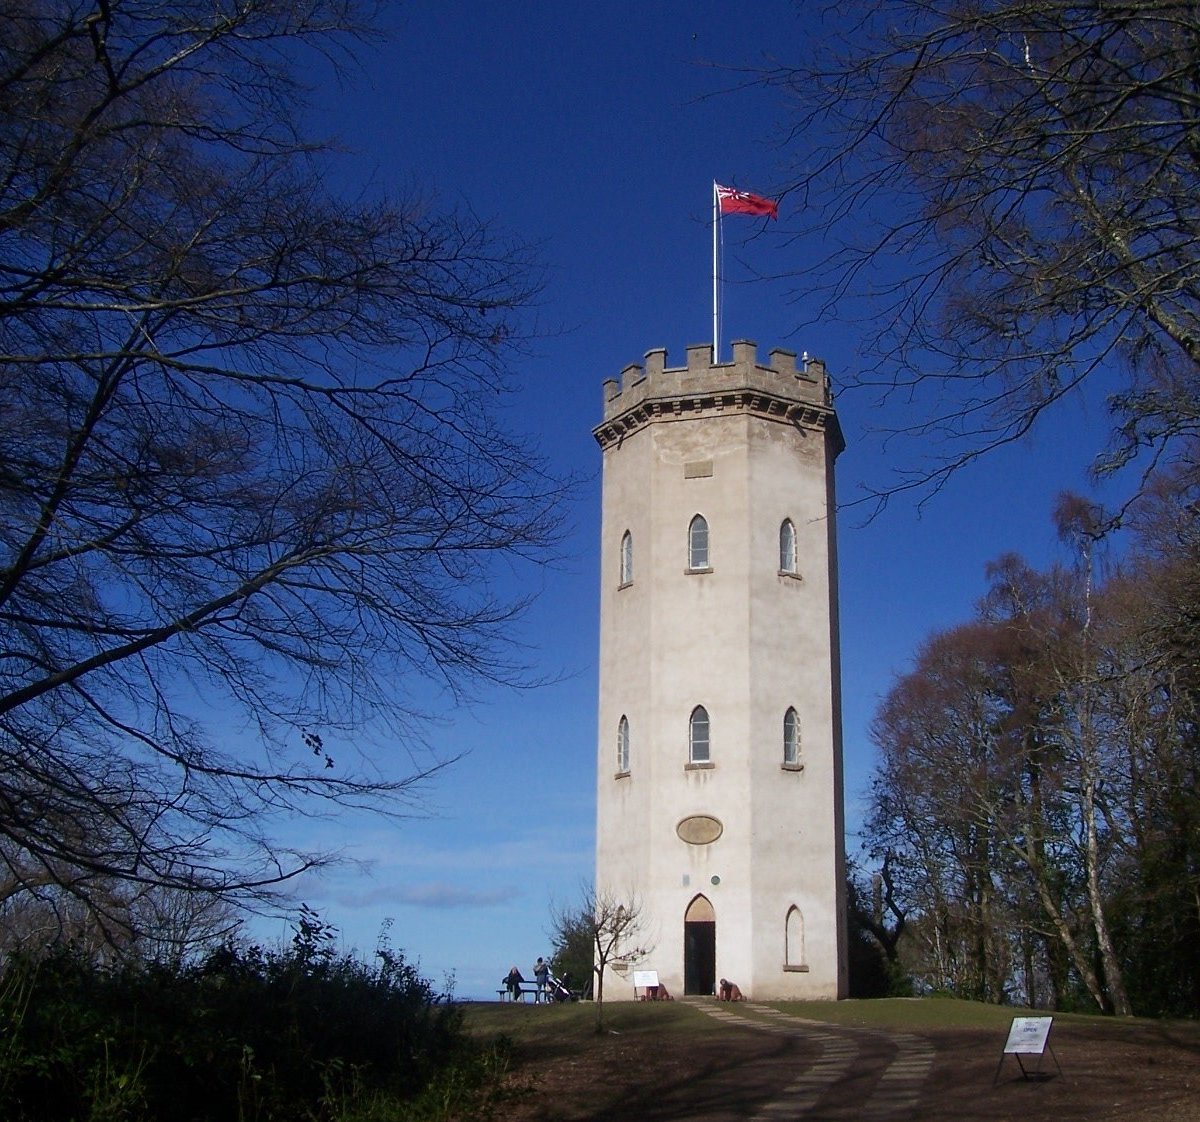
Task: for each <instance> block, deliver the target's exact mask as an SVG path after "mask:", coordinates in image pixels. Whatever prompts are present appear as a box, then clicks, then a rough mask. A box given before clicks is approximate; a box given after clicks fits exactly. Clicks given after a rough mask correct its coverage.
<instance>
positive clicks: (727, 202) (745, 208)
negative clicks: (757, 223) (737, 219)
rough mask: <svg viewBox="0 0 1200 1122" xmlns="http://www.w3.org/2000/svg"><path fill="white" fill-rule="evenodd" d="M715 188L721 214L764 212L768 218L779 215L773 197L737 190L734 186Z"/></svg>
mask: <svg viewBox="0 0 1200 1122" xmlns="http://www.w3.org/2000/svg"><path fill="white" fill-rule="evenodd" d="M716 188H717V202H718V204H719V205H720V207H721V213H722V214H765V215H766V216H767V217H768V218H778V217H779V204H778V203H777V202H776V201H775V200H774V199H764V198H763V197H762V195H752V194H750V192H749V191H739V190H738V189H737V188H736V187H722V186H721V185H720V184H719V183H718V184H716Z"/></svg>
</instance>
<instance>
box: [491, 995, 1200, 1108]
mask: <svg viewBox="0 0 1200 1122" xmlns="http://www.w3.org/2000/svg"><path fill="white" fill-rule="evenodd" d="M689 1004H692V1002H690V1001H689ZM695 1008H696V1009H698V1010H699V1011H701V1012H702V1013H704V1014H706V1015H707V1016H709V1017H712V1018H716V1019H718V1020H719V1021H720V1023H721V1025H722V1026H723V1028H725V1029H727V1030H728V1031H715V1032H710V1033H707V1034H704V1035H692V1036H690V1037H683V1038H680V1039H675V1038H673V1037H670V1036H664V1037H663V1038H661V1039H658V1040H655V1039H653V1038H651V1039H647V1038H646V1037H638V1038H632V1039H631V1038H628V1037H620V1036H615V1037H610V1038H609V1039H607V1040H601V1041H598V1042H596V1043H595V1044H594V1045H593V1046H592V1047H589V1048H588V1049H586V1050H583V1051H580V1050H578V1049H574V1050H564V1051H563V1053H562V1054H558V1053H556V1052H554V1051H553V1050H552V1049H548V1050H546V1051H544V1053H543V1054H542V1055H541V1056H540V1057H539V1059H538V1060H537V1061H536V1063H535V1064H534V1065H533V1067H534V1068H535V1069H536V1072H537V1074H536V1076H535V1077H534V1083H533V1088H532V1090H531V1091H530V1093H529V1094H528V1095H527V1096H526V1097H524V1098H523V1099H518V1100H516V1101H513V1102H511V1103H510V1104H507V1106H506V1107H505V1108H504V1109H502V1112H501V1116H502V1117H503V1118H504V1119H506V1120H513V1122H625V1120H629V1122H634V1120H637V1122H668V1120H672V1122H674V1120H687V1122H784V1120H792V1119H797V1120H799V1119H803V1120H805V1122H848V1120H855V1122H857V1120H860V1119H863V1120H866V1122H1102V1120H1104V1122H1107V1120H1112V1122H1116V1120H1118V1119H1119V1120H1120V1122H1200V1099H1198V1097H1197V1096H1198V1095H1200V1045H1198V1038H1197V1034H1196V1033H1195V1032H1194V1031H1189V1032H1186V1033H1177V1032H1174V1031H1172V1029H1171V1028H1170V1027H1167V1026H1157V1025H1154V1024H1152V1023H1148V1022H1142V1023H1141V1024H1139V1025H1136V1026H1122V1025H1117V1024H1114V1023H1113V1022H1111V1021H1098V1022H1096V1023H1095V1024H1094V1025H1090V1024H1083V1025H1067V1026H1063V1027H1061V1028H1060V1027H1059V1026H1058V1025H1056V1027H1055V1030H1054V1032H1053V1033H1052V1037H1051V1044H1052V1047H1053V1049H1054V1057H1053V1058H1052V1057H1051V1056H1047V1057H1046V1059H1045V1063H1044V1067H1043V1070H1044V1071H1045V1072H1046V1073H1047V1074H1049V1075H1050V1077H1049V1078H1045V1079H1040V1080H1039V1079H1029V1080H1027V1079H1024V1078H1022V1076H1021V1071H1020V1069H1019V1067H1018V1066H1017V1064H1016V1061H1015V1060H1014V1059H1013V1058H1012V1057H1009V1058H1007V1059H1006V1060H1005V1061H1004V1062H1003V1064H1002V1065H1000V1064H999V1061H1000V1058H1001V1049H1002V1046H1003V1041H1004V1035H1003V1034H1000V1035H998V1034H997V1033H996V1032H993V1031H984V1030H979V1029H971V1030H962V1029H937V1030H932V1031H929V1032H922V1033H920V1034H916V1033H909V1032H905V1033H900V1032H892V1031H887V1030H882V1029H865V1028H850V1027H845V1026H840V1025H831V1024H827V1023H824V1022H817V1021H810V1020H805V1019H802V1018H799V1017H793V1016H788V1015H786V1014H783V1013H780V1012H778V1011H776V1010H774V1009H771V1008H769V1007H767V1006H760V1005H755V1004H753V1003H746V1004H745V1005H736V1006H729V1005H720V1004H717V1003H716V1002H712V1001H711V1000H709V1001H697V1002H695ZM1054 1058H1057V1060H1058V1063H1059V1065H1060V1066H1061V1070H1057V1069H1056V1068H1055V1065H1054V1062H1053V1059H1054ZM998 1066H999V1073H998V1074H999V1078H997V1070H998Z"/></svg>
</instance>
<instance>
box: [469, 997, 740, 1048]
mask: <svg viewBox="0 0 1200 1122" xmlns="http://www.w3.org/2000/svg"><path fill="white" fill-rule="evenodd" d="M462 1008H463V1009H464V1011H465V1014H466V1017H465V1027H466V1029H467V1031H468V1032H470V1033H472V1034H473V1035H479V1036H499V1035H503V1036H507V1037H509V1038H510V1039H512V1040H513V1041H514V1042H515V1043H517V1044H521V1045H524V1044H529V1043H545V1042H552V1043H555V1044H562V1045H566V1044H571V1043H583V1042H585V1041H587V1040H591V1039H594V1038H595V1035H596V1007H595V1005H593V1004H592V1003H591V1002H590V1001H580V1002H571V1003H565V1004H560V1005H526V1004H523V1003H517V1004H515V1005H509V1004H501V1003H499V1002H494V1003H484V1004H471V1005H465V1006H463V1007H462ZM604 1029H605V1032H606V1033H616V1034H619V1035H624V1036H633V1037H636V1036H638V1035H641V1034H656V1035H657V1034H664V1033H666V1034H670V1035H672V1036H690V1035H697V1034H701V1033H703V1034H707V1033H714V1032H723V1031H727V1030H726V1026H724V1025H722V1024H721V1023H720V1022H719V1021H716V1020H714V1019H713V1018H712V1017H707V1016H705V1015H704V1014H703V1013H701V1012H700V1010H698V1009H694V1008H691V1007H690V1006H689V1005H687V1004H685V1003H684V1002H680V1001H670V1002H646V1001H612V1002H609V1001H606V1002H605V1003H604Z"/></svg>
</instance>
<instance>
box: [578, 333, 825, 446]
mask: <svg viewBox="0 0 1200 1122" xmlns="http://www.w3.org/2000/svg"><path fill="white" fill-rule="evenodd" d="M768 358H769V365H766V366H762V365H760V364H759V362H758V346H757V344H755V343H753V342H750V341H748V340H744V339H742V340H738V341H737V342H735V343H734V344H733V358H732V360H731V361H729V362H718V363H714V362H713V361H712V345H711V344H709V343H700V344H696V345H693V346H690V347H688V348H687V365H686V366H674V367H672V366H667V352H666V349H665V348H656V349H655V350H651V351H647V352H646V356H645V360H644V365H640V364H638V363H631V364H630V365H629V366H627V367H625V369H624V370H622V371H621V377H620V379H619V380H618V379H615V378H609V379H607V380H606V381H605V383H604V421H603V423H601V424H600V425H598V426H597V427H596V429H595V430H594V434H595V437H596V439H597V441H599V443H600V445H601V447H607V446H608V445H609V444H611V443H613V442H614V441H619V440H620V439H622V438H623V437H624V436H626V435H627V434H629V433H630V432H632V431H633V430H635V429H638V428H641V427H642V426H643V425H645V424H648V423H652V422H654V421H660V420H679V419H682V418H684V417H685V416H696V415H698V414H700V413H703V412H707V411H709V410H719V411H721V412H729V411H739V410H740V411H745V412H752V413H756V414H759V415H763V416H767V417H771V418H774V419H776V420H779V421H784V422H788V423H799V424H802V425H804V426H805V427H809V428H815V429H825V428H830V429H831V430H832V431H834V432H835V434H836V442H837V443H838V445H839V447H838V451H840V450H841V447H840V446H841V443H842V439H841V433H840V431H838V429H837V419H836V416H835V415H834V412H833V394H832V391H831V388H830V380H829V377H828V375H827V374H826V372H825V363H824V362H822V361H821V360H820V359H810V358H808V356H807V355H805V356H804V358H803V359H802V360H801V362H800V364H799V366H797V363H796V352H795V351H789V350H783V349H782V348H778V347H777V348H775V349H774V350H772V351H771V352H770V353H769V355H768Z"/></svg>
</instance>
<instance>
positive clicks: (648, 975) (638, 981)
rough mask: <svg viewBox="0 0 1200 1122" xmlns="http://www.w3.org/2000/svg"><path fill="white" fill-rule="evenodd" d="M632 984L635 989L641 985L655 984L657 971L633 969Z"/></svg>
mask: <svg viewBox="0 0 1200 1122" xmlns="http://www.w3.org/2000/svg"><path fill="white" fill-rule="evenodd" d="M633 985H634V988H635V989H641V988H642V987H643V986H657V985H658V971H657V970H635V971H634V972H633Z"/></svg>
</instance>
